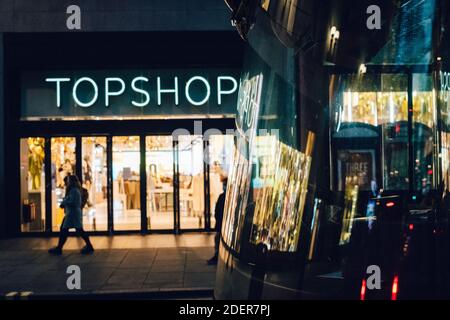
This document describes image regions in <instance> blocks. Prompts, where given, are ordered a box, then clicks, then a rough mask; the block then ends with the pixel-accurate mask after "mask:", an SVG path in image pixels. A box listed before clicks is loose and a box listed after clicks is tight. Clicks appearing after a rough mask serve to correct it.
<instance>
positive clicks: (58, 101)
mask: <svg viewBox="0 0 450 320" xmlns="http://www.w3.org/2000/svg"><path fill="white" fill-rule="evenodd" d="M45 81H46V82H56V106H57V107H58V108H60V107H61V82H69V81H70V78H46V79H45Z"/></svg>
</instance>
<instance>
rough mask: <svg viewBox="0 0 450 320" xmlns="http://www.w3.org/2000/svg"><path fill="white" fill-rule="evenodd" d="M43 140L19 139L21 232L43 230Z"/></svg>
mask: <svg viewBox="0 0 450 320" xmlns="http://www.w3.org/2000/svg"><path fill="white" fill-rule="evenodd" d="M44 159H45V139H44V138H37V137H36V138H22V139H20V180H21V184H20V185H21V190H20V195H21V209H22V210H21V213H22V214H21V225H22V231H25V232H26V231H44V230H45V164H44Z"/></svg>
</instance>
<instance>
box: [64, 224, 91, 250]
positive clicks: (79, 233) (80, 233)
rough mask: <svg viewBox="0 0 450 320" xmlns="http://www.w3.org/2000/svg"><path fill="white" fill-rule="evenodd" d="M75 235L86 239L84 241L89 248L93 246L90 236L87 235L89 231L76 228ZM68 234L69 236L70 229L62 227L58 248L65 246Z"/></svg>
mask: <svg viewBox="0 0 450 320" xmlns="http://www.w3.org/2000/svg"><path fill="white" fill-rule="evenodd" d="M75 235H76V236H78V237H81V238H82V239H83V240H84V242H86V245H87V246H88V247H89V248H92V243H91V240H90V239H89V236H88V235H87V233H86V232H85V231H84V229H83V228H77V229H75ZM68 236H69V229H63V228H61V231H60V235H59V241H58V248H60V249H62V248H63V246H64V244H65V243H66V241H67V237H68Z"/></svg>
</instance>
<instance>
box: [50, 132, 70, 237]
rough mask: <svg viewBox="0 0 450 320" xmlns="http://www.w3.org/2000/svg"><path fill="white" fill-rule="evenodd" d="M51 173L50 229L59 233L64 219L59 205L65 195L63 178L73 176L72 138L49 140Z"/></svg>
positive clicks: (62, 210)
mask: <svg viewBox="0 0 450 320" xmlns="http://www.w3.org/2000/svg"><path fill="white" fill-rule="evenodd" d="M50 141H51V160H52V162H51V165H52V167H51V172H52V228H53V231H59V229H60V226H61V223H62V221H63V219H64V209H63V208H60V207H59V206H60V204H61V202H62V200H63V198H64V196H65V194H66V187H65V185H64V178H65V177H66V176H68V175H71V174H75V172H76V169H75V165H76V155H75V149H76V147H75V146H76V142H75V138H74V137H55V138H51V140H50Z"/></svg>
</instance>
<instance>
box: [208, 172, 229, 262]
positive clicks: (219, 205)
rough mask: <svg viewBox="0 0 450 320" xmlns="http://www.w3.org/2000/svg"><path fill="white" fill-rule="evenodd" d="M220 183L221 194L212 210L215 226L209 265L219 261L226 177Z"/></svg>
mask: <svg viewBox="0 0 450 320" xmlns="http://www.w3.org/2000/svg"><path fill="white" fill-rule="evenodd" d="M222 183H223V192H222V193H221V194H220V196H219V198H218V199H217V202H216V207H215V208H214V216H215V218H216V225H215V229H216V235H215V237H214V256H213V257H212V258H211V259H209V260H208V261H207V263H208V264H209V265H215V264H217V260H218V259H219V245H220V237H221V232H222V220H223V211H224V209H225V196H226V194H227V178H226V177H224V178H222Z"/></svg>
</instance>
